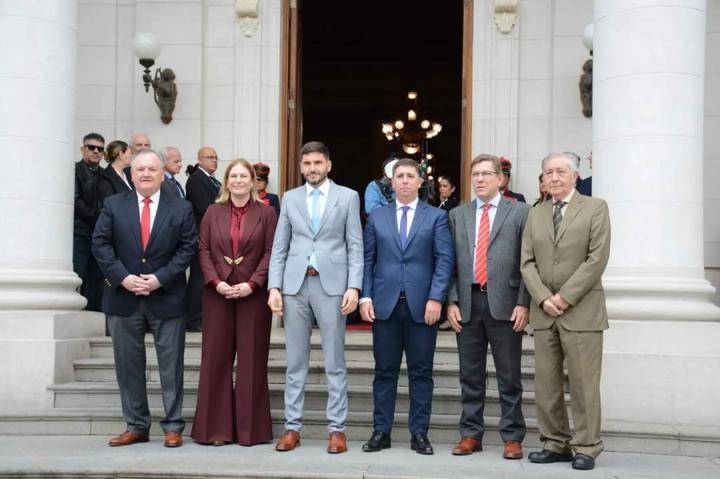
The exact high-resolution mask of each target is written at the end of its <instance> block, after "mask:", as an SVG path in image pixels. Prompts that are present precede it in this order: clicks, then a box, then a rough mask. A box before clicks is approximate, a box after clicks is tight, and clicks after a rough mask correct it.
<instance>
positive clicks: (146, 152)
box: [130, 149, 165, 168]
mask: <svg viewBox="0 0 720 479" xmlns="http://www.w3.org/2000/svg"><path fill="white" fill-rule="evenodd" d="M143 155H153V156H155V158H157V159H158V161H159V162H160V166H161V167H163V168H164V167H165V158H163V157H162V156H161V155H159V154H158V152H157V151H155V150H150V149H147V150H140V151H136V152H135V153H134V154H133V157H132V159H131V160H130V167H131V168H132V166H133V163H135V159H136V158H138V157H140V156H143Z"/></svg>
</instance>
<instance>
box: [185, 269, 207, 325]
mask: <svg viewBox="0 0 720 479" xmlns="http://www.w3.org/2000/svg"><path fill="white" fill-rule="evenodd" d="M203 289H205V280H204V278H203V274H202V269H200V260H199V259H198V257H197V256H195V257H194V258H193V260H192V261H191V262H190V274H189V276H188V285H187V289H186V290H185V304H187V319H186V321H187V329H188V330H190V331H199V330H201V329H202V296H203Z"/></svg>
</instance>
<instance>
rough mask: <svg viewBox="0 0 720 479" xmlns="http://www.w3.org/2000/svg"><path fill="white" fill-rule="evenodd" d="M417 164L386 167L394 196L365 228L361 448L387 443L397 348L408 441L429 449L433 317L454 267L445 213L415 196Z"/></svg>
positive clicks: (375, 448) (419, 178)
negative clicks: (368, 392) (367, 389)
mask: <svg viewBox="0 0 720 479" xmlns="http://www.w3.org/2000/svg"><path fill="white" fill-rule="evenodd" d="M421 184H422V176H421V171H420V165H418V163H417V162H416V161H414V160H410V159H401V160H398V161H397V163H395V165H394V167H393V177H392V186H393V189H394V190H395V202H394V203H390V204H388V205H386V206H383V207H382V208H376V209H375V210H373V211H372V212H371V213H370V216H369V217H368V222H367V226H366V228H365V236H364V243H365V245H364V249H365V273H364V276H363V289H362V299H361V300H360V303H361V304H360V315H361V316H362V319H363V320H365V321H368V322H371V323H373V355H374V357H375V379H374V380H373V400H374V410H373V425H374V431H373V434H372V437H371V438H370V440H369V441H368V442H367V443H365V445H363V451H365V452H375V451H379V450H381V449H386V448H389V447H390V445H391V438H390V432H391V429H392V425H393V418H394V416H395V399H396V396H397V382H398V373H399V371H400V363H401V362H402V356H403V351H404V352H405V357H406V361H407V367H408V377H409V383H410V388H409V389H410V413H409V421H408V424H409V429H410V446H411V448H412V449H413V450H414V451H416V452H417V453H419V454H432V453H433V448H432V445H431V444H430V441H429V439H428V436H427V432H428V429H429V426H430V414H431V411H432V393H433V378H432V371H433V357H434V355H435V341H436V339H437V322H438V320H439V319H440V310H441V308H442V303H443V302H444V301H445V297H446V294H447V290H448V287H449V285H450V279H451V276H452V274H453V266H454V257H455V254H454V248H453V242H452V238H451V236H450V230H449V228H448V217H447V213H446V212H445V211H443V210H441V209H438V208H435V207H432V206H430V205H428V204H427V203H425V202H424V201H419V200H418V189H419V188H420V186H421Z"/></svg>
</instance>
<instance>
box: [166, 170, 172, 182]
mask: <svg viewBox="0 0 720 479" xmlns="http://www.w3.org/2000/svg"><path fill="white" fill-rule="evenodd" d="M172 177H173V175H171V174H170V173H168V172H167V171H166V172H165V178H167V179H168V180H169V179H170V178H172Z"/></svg>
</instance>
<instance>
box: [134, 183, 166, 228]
mask: <svg viewBox="0 0 720 479" xmlns="http://www.w3.org/2000/svg"><path fill="white" fill-rule="evenodd" d="M136 195H137V199H138V213H139V214H140V224H142V211H143V208H144V207H145V201H143V200H144V199H145V197H144V196H143V195H141V194H140V193H137V192H136ZM159 200H160V190H157V191H156V192H155V194H153V195H152V196H151V197H150V233H152V229H153V225H154V224H155V215H157V209H158V201H159Z"/></svg>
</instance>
